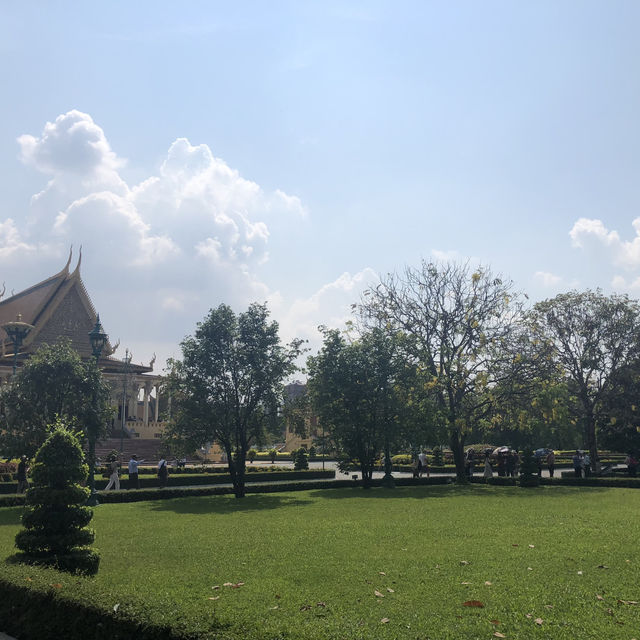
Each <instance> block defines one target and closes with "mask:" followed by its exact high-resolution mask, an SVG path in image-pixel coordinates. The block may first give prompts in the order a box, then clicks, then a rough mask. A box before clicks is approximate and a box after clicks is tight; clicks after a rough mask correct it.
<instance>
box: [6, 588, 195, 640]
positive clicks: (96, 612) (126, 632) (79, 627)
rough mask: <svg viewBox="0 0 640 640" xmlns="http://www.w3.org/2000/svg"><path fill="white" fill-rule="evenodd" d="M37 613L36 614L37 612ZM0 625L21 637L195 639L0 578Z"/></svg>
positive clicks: (76, 639) (169, 629) (48, 591)
mask: <svg viewBox="0 0 640 640" xmlns="http://www.w3.org/2000/svg"><path fill="white" fill-rule="evenodd" d="M36 612H37V613H36ZM0 626H1V627H2V629H3V630H4V631H6V632H7V633H10V634H12V635H14V636H16V637H20V638H64V639H65V640H87V638H92V639H93V640H129V639H130V638H136V640H157V638H166V639H167V640H194V638H195V636H194V635H193V634H186V633H180V632H177V631H175V630H174V629H171V628H170V627H169V626H163V625H158V624H156V623H154V622H152V621H151V620H144V619H139V618H136V619H135V620H134V619H131V618H126V617H124V616H122V615H118V614H117V612H115V611H113V610H105V609H101V608H99V607H97V606H94V605H91V604H88V603H83V602H77V601H75V600H71V599H68V598H65V597H64V596H62V595H60V594H58V593H53V592H52V590H51V587H44V586H42V587H39V588H37V587H33V586H31V587H27V586H23V585H18V584H15V583H13V582H11V581H10V580H7V579H5V578H0Z"/></svg>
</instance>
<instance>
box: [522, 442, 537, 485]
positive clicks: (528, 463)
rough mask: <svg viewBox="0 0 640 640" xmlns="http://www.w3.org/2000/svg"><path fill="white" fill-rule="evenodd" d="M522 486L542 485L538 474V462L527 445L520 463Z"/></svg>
mask: <svg viewBox="0 0 640 640" xmlns="http://www.w3.org/2000/svg"><path fill="white" fill-rule="evenodd" d="M520 486H521V487H538V486H540V476H539V475H538V464H537V462H536V458H535V456H534V455H533V451H532V450H531V448H530V447H525V448H524V450H523V452H522V461H521V463H520Z"/></svg>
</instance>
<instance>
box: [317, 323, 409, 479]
mask: <svg viewBox="0 0 640 640" xmlns="http://www.w3.org/2000/svg"><path fill="white" fill-rule="evenodd" d="M308 370H309V382H308V387H309V393H310V396H311V401H312V405H313V407H314V409H315V411H316V413H317V414H318V417H319V420H320V421H321V423H322V424H323V425H324V427H325V428H326V429H327V430H328V431H329V433H330V435H331V438H332V440H333V441H334V442H335V443H336V444H337V445H338V447H339V449H340V450H341V451H342V452H343V453H344V455H345V456H346V460H345V461H347V462H350V461H356V462H357V463H358V464H359V466H360V469H361V472H362V479H363V483H364V484H365V486H367V485H368V484H369V483H370V482H371V477H372V474H373V470H374V467H375V464H376V461H377V460H378V458H379V456H380V453H381V452H382V451H385V453H386V454H387V456H386V457H387V459H388V457H389V456H388V454H389V451H390V449H391V447H392V446H393V445H394V444H398V443H399V442H400V439H401V437H402V429H403V425H404V424H405V421H404V417H405V415H404V414H405V413H406V408H407V405H406V404H405V403H404V402H403V399H404V398H403V389H406V388H407V386H408V383H409V380H408V378H409V377H410V375H411V373H412V371H413V368H412V367H409V366H408V364H407V361H406V359H405V358H404V355H403V354H402V353H401V351H400V349H399V345H398V341H397V337H395V336H392V335H388V334H387V333H386V332H384V331H382V330H380V329H372V330H369V331H367V332H365V333H363V334H362V335H361V336H360V337H359V338H358V339H357V340H355V341H352V342H350V343H349V342H347V341H346V340H345V337H344V336H343V335H342V334H341V333H340V332H339V331H337V330H335V329H331V330H329V329H328V330H325V332H324V344H323V346H322V349H321V350H320V353H319V354H318V355H317V356H314V357H310V358H309V359H308Z"/></svg>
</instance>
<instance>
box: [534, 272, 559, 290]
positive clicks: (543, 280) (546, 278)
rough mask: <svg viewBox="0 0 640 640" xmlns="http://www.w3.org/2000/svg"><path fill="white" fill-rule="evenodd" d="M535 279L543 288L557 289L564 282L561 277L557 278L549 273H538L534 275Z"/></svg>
mask: <svg viewBox="0 0 640 640" xmlns="http://www.w3.org/2000/svg"><path fill="white" fill-rule="evenodd" d="M533 279H534V280H535V281H536V282H537V283H539V284H541V285H542V286H543V287H556V286H557V285H559V284H560V283H561V282H562V278H561V277H560V276H556V275H554V274H553V273H549V272H548V271H536V272H535V273H534V274H533Z"/></svg>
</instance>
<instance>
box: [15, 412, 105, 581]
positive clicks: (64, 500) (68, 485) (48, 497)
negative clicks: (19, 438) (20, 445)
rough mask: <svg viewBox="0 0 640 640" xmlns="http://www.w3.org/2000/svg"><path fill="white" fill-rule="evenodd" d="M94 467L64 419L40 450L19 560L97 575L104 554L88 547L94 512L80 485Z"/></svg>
mask: <svg viewBox="0 0 640 640" xmlns="http://www.w3.org/2000/svg"><path fill="white" fill-rule="evenodd" d="M87 474H88V468H87V465H86V464H85V463H84V455H83V452H82V448H81V447H80V443H79V442H78V439H77V438H76V437H75V435H74V434H73V433H71V432H70V431H68V430H67V429H66V428H65V427H64V425H62V424H60V423H58V424H57V426H56V428H55V429H54V430H53V432H52V433H51V434H50V435H49V437H48V438H47V440H46V441H45V443H44V444H43V445H42V447H40V449H39V450H38V453H37V454H36V457H35V460H34V464H33V467H32V470H31V478H32V480H33V487H32V488H31V489H29V490H28V491H27V494H26V497H25V501H26V504H27V510H26V511H25V513H24V515H23V518H22V524H23V525H24V529H22V530H21V531H19V532H18V534H17V535H16V547H17V548H18V549H20V551H21V553H17V554H16V555H15V556H14V557H13V560H14V561H17V562H23V563H27V564H45V565H52V566H54V567H56V568H58V569H60V570H62V571H69V572H72V573H73V572H79V573H87V574H94V573H96V572H97V571H98V565H99V562H100V557H99V556H98V554H97V553H96V552H95V551H93V550H91V549H89V548H87V547H88V546H89V545H90V544H91V543H92V542H93V539H94V533H93V531H92V530H90V529H87V528H86V526H87V525H88V524H89V521H90V520H91V518H92V517H93V511H92V510H91V509H89V507H85V506H83V505H84V503H85V502H86V500H87V497H88V493H89V490H88V489H86V488H83V487H81V486H80V483H81V482H85V481H86V479H87Z"/></svg>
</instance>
